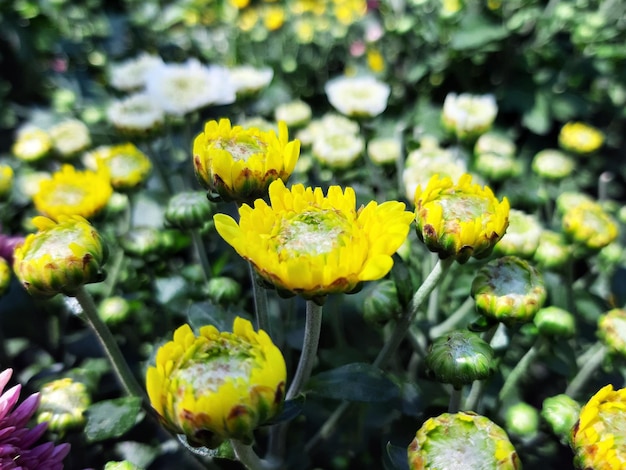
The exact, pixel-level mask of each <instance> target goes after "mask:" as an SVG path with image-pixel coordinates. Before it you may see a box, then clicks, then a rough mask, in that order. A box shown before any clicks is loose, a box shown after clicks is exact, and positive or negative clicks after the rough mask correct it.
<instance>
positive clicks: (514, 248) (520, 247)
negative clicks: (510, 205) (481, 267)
mask: <svg viewBox="0 0 626 470" xmlns="http://www.w3.org/2000/svg"><path fill="white" fill-rule="evenodd" d="M542 233H543V227H542V226H541V224H540V223H539V221H538V220H537V218H536V217H535V216H533V215H530V214H526V213H524V212H522V211H520V210H517V209H511V210H510V212H509V227H508V228H507V229H506V233H505V234H504V236H503V237H502V238H501V239H500V241H499V242H498V243H497V244H496V247H495V249H494V253H495V254H496V255H500V256H505V255H514V256H520V257H522V258H532V256H533V255H534V253H535V251H536V250H537V247H538V246H539V239H540V238H541V234H542Z"/></svg>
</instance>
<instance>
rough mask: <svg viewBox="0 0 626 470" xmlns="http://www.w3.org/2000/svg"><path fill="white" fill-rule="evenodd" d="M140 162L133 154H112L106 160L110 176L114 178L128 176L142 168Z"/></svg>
mask: <svg viewBox="0 0 626 470" xmlns="http://www.w3.org/2000/svg"><path fill="white" fill-rule="evenodd" d="M141 163H142V162H141V161H140V159H139V158H138V157H136V156H134V155H124V154H120V155H114V156H113V157H111V158H110V159H108V161H107V162H106V165H107V167H108V168H109V171H110V172H111V176H113V177H115V178H120V177H128V176H130V175H132V174H133V173H134V172H136V171H140V170H141V168H142V164H141Z"/></svg>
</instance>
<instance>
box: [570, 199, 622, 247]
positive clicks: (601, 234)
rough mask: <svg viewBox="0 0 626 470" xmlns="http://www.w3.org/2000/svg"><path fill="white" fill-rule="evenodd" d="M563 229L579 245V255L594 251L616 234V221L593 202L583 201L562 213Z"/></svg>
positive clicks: (607, 242) (611, 240)
mask: <svg viewBox="0 0 626 470" xmlns="http://www.w3.org/2000/svg"><path fill="white" fill-rule="evenodd" d="M563 231H564V232H565V234H566V235H567V236H568V237H569V238H570V239H571V240H572V241H573V242H574V243H575V244H576V245H577V247H579V248H580V249H581V250H579V251H580V253H576V254H580V255H581V256H585V255H588V254H589V253H595V252H597V251H598V250H600V249H601V248H604V247H605V246H607V245H608V244H610V243H611V242H613V241H614V240H615V239H616V238H617V236H618V233H619V232H618V227H617V223H616V222H615V221H614V220H613V218H612V217H611V216H610V215H609V214H608V213H607V212H606V211H605V210H604V209H603V208H602V206H600V205H599V204H597V203H595V202H585V203H581V204H578V205H577V206H575V207H573V208H572V209H569V210H568V211H566V212H565V214H564V215H563Z"/></svg>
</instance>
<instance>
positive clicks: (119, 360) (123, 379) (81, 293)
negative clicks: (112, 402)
mask: <svg viewBox="0 0 626 470" xmlns="http://www.w3.org/2000/svg"><path fill="white" fill-rule="evenodd" d="M76 300H77V301H78V303H79V304H80V306H81V307H82V309H83V312H82V316H84V317H85V319H86V320H87V323H88V324H89V326H90V327H91V329H92V330H93V332H94V333H95V335H96V337H97V338H98V341H100V344H101V345H102V348H103V349H104V352H105V354H106V355H107V357H108V359H109V361H110V362H111V365H112V366H113V370H114V372H115V375H116V376H117V378H118V380H119V382H120V384H121V385H122V388H124V391H125V392H126V394H128V395H130V396H137V397H140V398H142V399H144V400H145V393H144V391H143V389H142V388H141V386H140V385H139V383H138V382H137V380H136V379H135V376H134V375H133V373H132V371H131V370H130V367H129V366H128V364H127V363H126V360H125V359H124V356H123V355H122V352H121V351H120V349H119V347H118V346H117V343H116V342H115V338H114V337H113V334H112V333H111V331H110V330H109V328H108V327H107V326H106V325H105V324H104V322H103V321H102V320H101V319H100V317H99V316H98V310H97V308H96V304H95V303H94V301H93V298H92V297H91V294H89V292H87V290H86V289H85V287H84V286H80V287H79V288H78V289H77V290H76Z"/></svg>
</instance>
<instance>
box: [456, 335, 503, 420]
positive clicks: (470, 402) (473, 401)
mask: <svg viewBox="0 0 626 470" xmlns="http://www.w3.org/2000/svg"><path fill="white" fill-rule="evenodd" d="M499 328H503V325H502V323H498V324H496V325H494V326H492V327H491V328H490V329H489V330H487V331H485V332H484V333H483V334H482V338H483V341H485V342H487V343H489V344H491V341H492V340H493V337H494V336H495V335H496V332H497V331H498V329H499ZM486 387H487V381H486V380H475V381H474V383H472V387H471V388H470V391H469V394H468V395H467V398H466V399H465V406H464V407H463V409H464V410H472V411H476V412H477V413H478V409H477V408H478V404H479V403H480V399H481V398H482V397H483V393H484V391H485V388H486Z"/></svg>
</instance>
